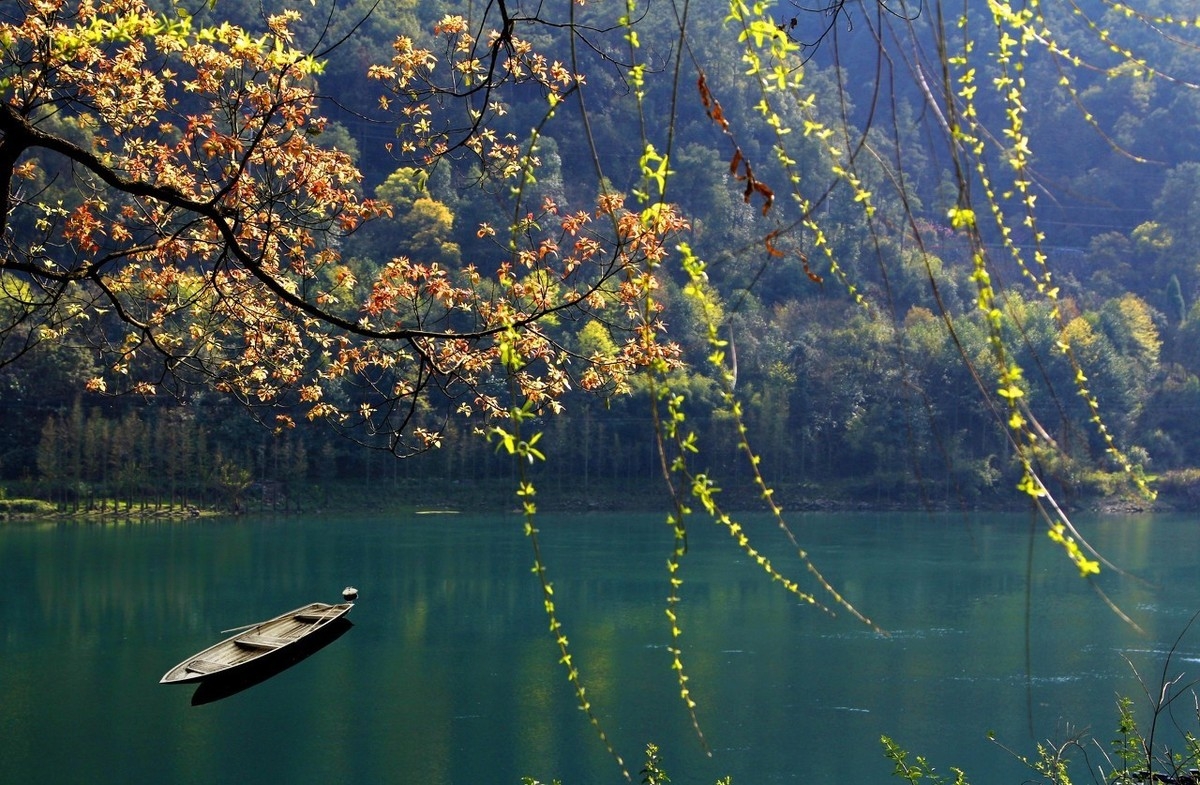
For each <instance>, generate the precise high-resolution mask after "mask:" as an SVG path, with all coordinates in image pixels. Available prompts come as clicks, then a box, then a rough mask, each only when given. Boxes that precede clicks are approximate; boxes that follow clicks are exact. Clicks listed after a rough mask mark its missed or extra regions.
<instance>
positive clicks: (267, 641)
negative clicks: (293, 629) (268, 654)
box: [233, 633, 294, 649]
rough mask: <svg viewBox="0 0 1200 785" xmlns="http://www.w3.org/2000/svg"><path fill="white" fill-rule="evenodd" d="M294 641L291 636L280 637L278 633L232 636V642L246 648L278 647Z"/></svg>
mask: <svg viewBox="0 0 1200 785" xmlns="http://www.w3.org/2000/svg"><path fill="white" fill-rule="evenodd" d="M293 641H294V639H293V638H281V637H279V636H278V635H259V634H257V633H249V634H247V635H240V636H238V637H237V638H234V640H233V642H234V643H236V644H237V645H239V646H244V647H246V648H247V649H278V648H279V647H280V646H286V645H288V644H289V643H292V642H293Z"/></svg>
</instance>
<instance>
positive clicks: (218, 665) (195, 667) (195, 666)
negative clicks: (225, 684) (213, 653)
mask: <svg viewBox="0 0 1200 785" xmlns="http://www.w3.org/2000/svg"><path fill="white" fill-rule="evenodd" d="M184 667H185V668H187V669H188V670H190V671H192V672H194V673H213V672H214V671H219V670H224V669H225V668H228V667H229V663H227V662H214V661H212V660H192V661H191V662H189V663H188V664H187V665H185V666H184Z"/></svg>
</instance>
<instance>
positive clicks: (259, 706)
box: [0, 514, 1200, 785]
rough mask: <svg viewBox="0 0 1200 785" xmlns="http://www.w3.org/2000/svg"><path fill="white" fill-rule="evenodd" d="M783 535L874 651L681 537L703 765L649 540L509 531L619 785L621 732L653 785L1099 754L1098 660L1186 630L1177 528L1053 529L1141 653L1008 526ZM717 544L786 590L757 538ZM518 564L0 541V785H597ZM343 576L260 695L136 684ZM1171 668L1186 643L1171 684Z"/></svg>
mask: <svg viewBox="0 0 1200 785" xmlns="http://www.w3.org/2000/svg"><path fill="white" fill-rule="evenodd" d="M793 522H794V528H795V530H796V533H797V535H798V537H799V538H800V540H801V541H802V543H803V544H804V545H805V547H806V548H807V549H808V551H809V553H810V555H811V556H812V558H813V561H814V562H815V563H816V565H817V566H818V567H819V568H820V569H821V570H822V571H823V572H824V574H825V575H826V576H827V577H828V578H829V579H830V580H831V581H832V582H833V583H835V584H836V585H837V586H838V587H839V589H841V590H842V591H843V593H844V594H845V595H846V596H847V597H848V598H849V599H850V600H851V601H852V602H853V603H854V604H855V605H856V606H857V607H859V608H860V609H861V610H862V611H864V612H865V613H866V614H868V615H869V616H871V617H872V619H874V620H875V621H876V622H877V623H878V624H879V625H880V626H881V627H883V628H885V629H886V630H887V631H888V634H887V635H880V634H877V633H875V632H873V631H871V630H870V629H869V628H867V627H865V626H864V625H862V624H861V623H859V622H857V621H855V620H853V619H852V618H850V617H849V615H848V614H846V613H845V612H837V614H836V615H831V614H828V613H825V612H823V611H821V610H819V609H816V608H814V607H812V606H809V605H807V604H804V603H801V602H799V601H798V600H797V599H796V598H795V597H793V596H790V595H788V594H787V593H785V592H783V591H782V590H781V589H780V588H779V587H778V586H777V585H776V584H773V583H771V582H770V581H769V580H768V579H767V578H766V577H765V576H764V574H763V573H762V572H761V570H759V569H758V568H757V567H756V566H755V565H754V564H753V563H752V562H751V561H750V559H748V558H747V557H746V556H745V555H744V554H742V553H741V552H739V551H738V550H736V549H735V548H733V547H732V546H731V544H730V542H729V540H728V538H727V537H726V536H724V535H723V534H722V533H721V532H720V530H718V529H716V528H715V527H712V526H711V525H708V526H704V525H700V524H697V525H696V527H695V528H694V530H693V532H692V533H691V535H690V537H689V553H688V555H687V557H686V559H685V562H684V568H683V577H684V579H685V583H684V586H683V588H682V597H683V602H682V604H681V607H680V614H681V626H682V628H683V642H684V646H685V650H684V661H685V664H686V666H687V668H688V670H689V673H690V678H691V680H690V682H689V684H690V686H691V688H692V693H693V695H694V697H695V698H696V700H697V701H698V703H699V708H698V717H699V720H700V724H701V728H702V730H703V732H704V738H705V743H706V744H707V746H708V747H709V748H710V749H711V751H712V756H711V757H708V756H707V755H706V754H705V752H704V746H703V745H702V743H701V742H700V741H699V740H698V739H697V737H696V734H695V732H694V731H693V730H692V727H691V721H690V719H689V718H688V716H687V713H686V712H685V711H684V710H683V709H682V707H681V705H680V703H679V701H678V699H677V693H678V687H677V684H676V682H675V676H674V674H673V672H672V671H671V669H670V662H671V658H670V655H669V653H668V651H667V646H668V644H669V634H668V629H669V628H668V626H667V622H666V617H665V614H664V605H663V598H664V597H665V596H666V594H667V588H666V572H665V567H664V565H665V562H666V558H667V556H668V554H669V553H670V548H671V542H670V531H669V529H668V528H667V527H666V526H665V525H664V524H663V522H662V517H661V516H658V515H652V516H632V517H631V516H621V517H615V516H601V515H578V516H559V515H547V516H545V517H544V518H543V520H542V521H541V529H542V539H543V551H544V555H545V557H546V561H547V563H548V565H549V571H550V572H549V575H550V578H551V579H552V580H553V582H554V586H555V599H556V602H557V606H558V608H559V609H560V611H561V616H562V620H563V622H564V624H565V625H566V633H567V635H568V637H569V639H570V642H571V646H572V648H573V651H574V657H575V662H576V663H577V664H578V665H579V666H580V668H581V670H582V672H583V676H584V679H585V682H586V685H587V689H588V696H589V698H590V700H591V703H592V705H593V707H594V709H595V711H596V714H597V716H598V718H599V720H600V721H601V723H602V724H603V725H604V727H605V729H606V731H607V732H608V734H609V736H610V738H611V739H612V740H613V743H614V745H615V746H616V748H617V750H618V752H619V753H620V754H621V755H623V756H624V757H625V759H626V760H627V762H628V765H629V768H630V771H631V772H632V773H633V777H634V779H635V780H638V779H639V777H638V775H637V770H638V769H639V768H640V760H641V751H642V749H643V748H644V745H645V743H646V742H649V741H653V742H655V743H656V744H658V745H659V746H660V747H661V748H662V755H663V763H664V765H665V767H666V770H667V772H668V773H669V774H670V775H671V778H672V781H673V782H674V783H676V785H684V783H705V784H706V785H707V784H710V783H713V782H714V781H715V780H716V779H717V778H719V777H723V776H726V775H731V776H732V777H733V782H734V783H809V782H816V783H831V782H834V781H838V780H841V781H850V782H860V783H861V782H871V783H874V782H899V780H894V779H891V778H890V772H891V764H890V763H889V762H888V761H887V760H886V759H885V758H884V756H883V754H882V752H881V748H880V745H879V736H880V735H881V734H884V733H886V734H888V735H890V736H893V737H894V738H895V739H896V740H897V741H898V742H899V743H900V744H901V745H902V746H904V747H906V748H908V749H910V750H912V751H913V753H914V754H918V753H919V754H922V755H924V756H926V757H927V758H929V759H930V761H931V762H932V763H933V764H934V765H935V766H937V767H938V768H939V769H941V770H942V771H948V769H949V767H950V766H961V767H964V768H966V769H967V771H968V773H969V775H970V780H971V782H973V783H975V784H976V785H989V784H990V783H997V784H998V783H1014V784H1015V783H1020V782H1022V781H1024V780H1026V779H1028V776H1027V773H1025V772H1023V770H1022V769H1021V767H1020V766H1019V765H1017V764H1016V763H1015V762H1014V761H1013V760H1012V758H1011V757H1010V756H1009V755H1008V754H1007V753H1005V752H1004V751H1003V750H1002V749H1001V748H1000V747H999V746H998V745H996V744H994V743H992V742H989V741H988V740H987V738H986V734H987V733H988V731H994V732H995V733H996V735H997V737H998V739H999V740H1000V741H1001V742H1003V743H1004V744H1005V745H1006V746H1008V747H1011V748H1013V749H1014V750H1017V751H1020V752H1022V753H1032V751H1033V747H1034V743H1035V741H1036V740H1043V739H1052V740H1061V739H1063V738H1065V737H1066V735H1067V734H1069V733H1071V732H1074V731H1075V730H1078V729H1082V728H1090V729H1091V730H1092V731H1093V732H1094V733H1095V734H1096V735H1098V736H1099V737H1100V738H1101V739H1102V741H1105V742H1106V741H1107V739H1108V738H1109V734H1110V731H1111V729H1112V728H1113V727H1114V726H1115V713H1114V709H1113V706H1114V700H1115V696H1116V695H1117V694H1118V693H1124V694H1129V695H1132V696H1134V697H1138V696H1140V695H1141V688H1140V687H1139V686H1138V682H1137V680H1136V679H1135V677H1134V675H1133V671H1132V669H1131V665H1130V663H1132V665H1133V667H1135V668H1136V669H1137V670H1138V671H1139V672H1140V673H1141V674H1142V675H1143V677H1144V678H1145V679H1146V680H1147V681H1150V682H1153V684H1152V686H1154V685H1156V684H1157V680H1158V678H1159V671H1160V670H1161V666H1162V661H1163V656H1164V654H1165V652H1166V650H1167V649H1168V648H1170V646H1171V644H1172V642H1173V641H1174V640H1175V638H1176V637H1177V636H1178V635H1179V634H1180V632H1181V631H1182V630H1183V628H1184V627H1185V626H1186V624H1187V622H1188V620H1189V618H1190V617H1191V615H1192V614H1193V613H1194V612H1195V611H1196V610H1197V609H1200V581H1197V579H1196V576H1197V567H1198V564H1197V562H1198V561H1200V560H1198V558H1197V554H1200V548H1197V545H1196V543H1197V536H1196V535H1197V531H1198V530H1197V528H1196V525H1195V522H1194V521H1192V520H1191V519H1186V518H1182V517H1167V516H1156V517H1150V516H1146V517H1135V518H1111V519H1085V520H1082V521H1081V525H1082V526H1083V528H1084V530H1085V531H1086V532H1088V533H1089V534H1090V536H1091V537H1092V539H1093V541H1094V543H1095V544H1096V545H1098V546H1099V547H1100V548H1101V549H1102V550H1103V551H1104V553H1105V554H1106V555H1108V556H1110V557H1112V558H1113V559H1114V560H1115V561H1116V562H1117V563H1118V564H1119V565H1120V566H1122V567H1124V568H1126V569H1128V570H1130V571H1131V572H1132V573H1134V574H1136V575H1137V576H1139V577H1138V578H1133V577H1122V576H1120V575H1118V574H1117V573H1116V572H1115V571H1113V570H1108V571H1106V573H1105V574H1104V575H1103V576H1102V579H1101V581H1100V582H1099V585H1100V586H1101V587H1102V588H1103V589H1104V590H1105V591H1106V592H1107V593H1108V595H1109V596H1110V597H1111V598H1112V599H1113V600H1114V601H1115V602H1116V603H1117V604H1119V605H1120V606H1121V608H1122V609H1123V610H1125V611H1127V612H1128V613H1129V614H1130V615H1131V616H1132V617H1133V618H1134V620H1135V621H1137V622H1138V623H1139V624H1140V625H1142V627H1143V628H1144V633H1139V632H1138V631H1137V630H1135V629H1134V628H1132V627H1130V626H1129V625H1128V624H1126V623H1124V622H1123V621H1121V620H1120V619H1119V618H1118V617H1117V615H1116V614H1114V613H1113V612H1111V611H1110V610H1109V609H1108V608H1107V606H1106V605H1105V604H1104V602H1103V601H1102V600H1101V599H1100V598H1099V597H1098V596H1097V594H1096V593H1095V592H1094V591H1093V589H1092V588H1091V587H1090V586H1089V584H1087V583H1085V582H1083V581H1081V580H1079V578H1078V577H1077V573H1076V572H1075V571H1074V569H1073V568H1071V567H1070V565H1069V564H1067V562H1066V561H1065V559H1064V558H1062V557H1061V556H1059V554H1058V552H1056V551H1055V549H1054V546H1053V545H1051V544H1050V543H1049V541H1048V540H1047V539H1046V538H1045V536H1044V534H1042V533H1041V531H1040V529H1039V530H1038V532H1037V534H1036V535H1034V537H1033V544H1034V549H1033V555H1032V561H1030V550H1029V545H1030V520H1029V519H1028V518H1027V517H1024V516H990V517H974V518H970V519H967V518H964V517H962V516H955V515H944V516H936V517H930V516H923V515H892V514H887V515H883V514H880V515H845V514H844V515H832V516H830V515H805V516H800V517H797V518H795V519H794V521H793ZM749 525H750V527H751V528H752V530H754V532H755V534H756V537H757V541H758V542H760V543H761V546H762V548H763V550H764V551H765V552H767V553H768V555H769V556H770V557H771V559H772V561H773V562H774V563H775V564H776V566H778V567H779V568H781V569H782V570H783V571H785V572H787V573H789V574H791V575H792V576H795V577H797V578H798V579H799V580H800V581H801V583H803V584H804V585H806V586H809V587H811V586H813V584H812V581H811V579H809V578H808V577H807V575H806V573H805V571H804V569H803V566H802V565H801V564H800V562H799V561H798V560H797V559H796V558H795V556H794V554H792V553H791V552H790V551H789V550H788V548H787V547H786V546H785V544H784V542H783V541H782V539H781V538H780V537H779V536H778V533H777V531H776V530H775V528H774V527H773V525H772V524H770V522H769V521H765V520H754V521H750V522H749ZM531 565H532V554H531V550H530V544H529V542H528V540H527V539H526V538H525V537H524V535H523V532H522V525H521V522H520V521H519V520H518V519H516V518H513V517H503V516H502V517H495V518H487V517H478V516H466V515H437V516H434V515H428V516H421V515H412V516H403V517H397V518H389V519H380V518H364V519H356V518H339V519H315V518H314V519H301V518H291V519H281V520H278V521H246V520H214V521H208V520H205V521H199V522H195V521H193V522H186V523H180V522H172V523H150V524H137V525H99V524H84V525H60V524H53V525H35V524H25V523H19V524H6V525H2V526H0V783H8V782H34V781H38V782H48V783H77V782H78V783H84V782H86V783H89V784H91V785H105V784H107V783H224V782H235V781H236V782H239V783H244V784H245V785H252V784H253V783H271V784H272V785H278V784H279V783H318V782H320V783H421V784H422V785H468V783H469V784H471V785H474V784H476V783H513V784H514V785H515V783H518V782H520V779H521V777H523V776H530V777H535V778H537V779H539V780H541V781H543V782H547V783H548V782H549V781H550V780H552V779H560V780H562V782H563V783H564V785H582V784H583V783H600V782H619V781H622V780H621V775H620V770H619V769H618V767H617V766H616V765H615V764H614V763H613V762H612V759H611V758H610V756H609V754H608V753H607V752H606V750H605V749H604V747H603V745H602V744H600V742H598V741H597V739H596V736H595V733H594V731H593V730H592V729H591V728H590V726H589V725H588V723H587V721H586V718H585V717H584V716H583V714H582V713H581V712H580V711H579V710H578V709H577V708H576V703H575V697H574V694H573V692H572V690H571V688H570V685H569V684H568V683H567V681H566V679H565V677H564V674H563V670H562V668H561V666H560V665H558V657H559V654H558V651H557V648H556V646H555V644H554V640H553V638H552V637H551V636H550V634H549V632H548V629H547V623H546V618H545V615H544V613H543V610H542V600H541V596H540V593H539V591H538V588H537V585H536V583H535V576H534V575H533V574H532V573H531V571H530V567H531ZM348 584H352V585H355V586H357V587H358V588H359V590H360V592H361V596H360V598H359V601H358V604H357V606H356V607H355V609H354V611H353V612H352V613H351V614H350V619H351V620H352V621H353V622H354V627H353V628H352V629H350V630H349V631H348V632H347V633H346V634H345V635H343V636H342V637H341V638H339V639H338V640H336V641H334V642H333V643H332V644H330V645H329V646H327V647H326V648H324V649H322V650H321V651H319V652H317V653H316V654H315V655H313V656H312V657H310V658H308V659H306V660H304V661H303V662H301V663H300V664H298V665H296V666H295V667H293V668H291V669H289V670H286V671H284V672H282V673H280V674H279V675H277V676H275V677H274V678H272V679H270V680H268V681H266V682H264V683H262V684H259V685H257V686H254V687H252V688H250V689H248V690H246V691H244V692H241V693H238V694H235V695H233V696H231V697H228V698H225V699H224V700H220V701H218V702H215V703H210V704H207V705H200V706H193V705H192V703H191V697H192V691H193V690H192V689H189V688H187V687H180V686H162V685H159V684H158V683H157V682H158V679H159V678H160V677H161V676H162V674H163V673H164V672H165V671H166V670H167V669H168V668H169V667H171V666H172V665H174V664H175V663H176V662H178V661H179V660H181V659H183V658H184V657H185V656H187V655H188V654H190V653H192V652H194V651H197V650H199V649H201V648H204V647H205V646H207V645H209V644H210V643H212V642H215V641H216V640H218V639H219V638H221V637H224V636H222V635H221V634H220V631H221V630H223V629H227V628H232V627H236V626H238V625H241V624H246V623H249V622H252V621H255V620H257V619H261V618H266V617H269V616H273V615H276V614H278V613H280V612H282V611H285V610H288V609H290V608H293V607H296V606H299V605H301V604H303V603H306V602H309V601H313V600H323V601H335V600H336V599H337V598H338V597H339V595H340V591H341V589H342V587H343V586H345V585H348ZM1126 659H1128V660H1129V662H1126ZM1197 670H1200V630H1196V631H1195V632H1194V633H1192V634H1189V635H1187V636H1185V637H1184V639H1183V643H1182V645H1181V647H1180V652H1179V654H1178V657H1177V659H1176V661H1175V667H1174V669H1173V671H1172V673H1173V675H1174V674H1178V673H1180V672H1183V673H1188V672H1192V673H1191V676H1192V678H1195V676H1196V673H1195V672H1194V671H1197ZM1155 689H1156V687H1155ZM1188 705H1189V706H1190V705H1191V704H1190V701H1189V704H1188ZM1183 713H1184V715H1186V714H1188V712H1187V711H1184V712H1183ZM1185 719H1186V717H1185Z"/></svg>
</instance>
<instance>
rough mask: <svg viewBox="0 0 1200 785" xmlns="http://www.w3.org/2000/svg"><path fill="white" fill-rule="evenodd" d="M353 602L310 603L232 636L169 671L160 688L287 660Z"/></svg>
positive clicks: (337, 617) (344, 611)
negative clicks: (267, 661) (301, 643)
mask: <svg viewBox="0 0 1200 785" xmlns="http://www.w3.org/2000/svg"><path fill="white" fill-rule="evenodd" d="M353 607H354V603H352V602H343V603H338V604H336V605H331V604H329V603H324V602H312V603H309V604H308V605H302V606H300V607H299V608H296V609H295V610H291V611H288V612H287V613H284V614H281V615H279V616H276V617H275V618H273V619H268V620H266V621H263V622H259V623H258V624H253V625H249V626H247V627H245V628H243V629H242V630H241V631H240V632H238V633H237V634H235V635H231V636H230V637H228V638H226V639H225V640H223V641H221V642H219V643H215V644H213V645H212V646H209V647H208V648H207V649H204V650H203V651H199V652H197V653H195V654H193V655H192V656H190V657H188V658H187V659H186V660H184V661H183V662H180V663H179V664H178V665H176V666H175V667H173V668H171V669H170V670H169V671H167V672H166V674H164V675H163V677H162V679H160V681H159V683H160V684H195V683H197V682H202V681H205V680H209V679H215V678H218V677H220V678H225V677H228V676H229V675H230V674H231V673H234V672H237V671H241V670H246V669H249V668H250V667H251V666H253V665H263V664H265V661H266V660H274V659H278V658H282V657H284V656H286V653H287V652H288V651H289V650H291V649H294V648H295V647H296V645H297V644H298V643H300V642H301V641H304V640H306V639H308V638H310V637H311V636H312V635H314V634H317V633H319V632H320V631H321V630H324V629H325V628H326V627H328V626H329V625H330V624H332V623H333V622H335V621H337V620H338V619H341V618H343V617H344V616H345V615H346V614H347V613H349V612H350V609H351V608H353Z"/></svg>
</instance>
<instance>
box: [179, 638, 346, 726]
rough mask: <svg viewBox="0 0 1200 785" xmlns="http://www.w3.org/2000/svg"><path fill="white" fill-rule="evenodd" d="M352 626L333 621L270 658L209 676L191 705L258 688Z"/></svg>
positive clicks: (326, 644)
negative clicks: (257, 686)
mask: <svg viewBox="0 0 1200 785" xmlns="http://www.w3.org/2000/svg"><path fill="white" fill-rule="evenodd" d="M353 626H354V623H353V622H351V621H350V620H349V619H347V618H345V617H342V618H338V619H334V620H333V621H331V622H329V623H328V624H326V625H324V626H322V627H321V628H320V629H319V630H316V631H314V632H312V633H310V634H309V635H307V636H305V637H304V638H303V639H301V640H299V641H296V642H295V643H293V644H291V645H289V646H288V647H287V648H286V649H284V650H281V651H279V652H277V653H276V654H275V655H273V656H270V657H264V658H262V659H261V660H259V661H256V662H252V663H249V664H247V665H245V666H242V667H239V668H236V669H234V670H232V671H229V672H228V673H224V674H216V675H213V676H210V677H208V678H207V679H205V680H204V681H202V682H200V686H199V687H197V688H196V691H195V692H194V693H193V694H192V705H193V706H201V705H203V704H205V703H212V702H213V701H219V700H222V699H224V698H228V697H229V696H231V695H236V694H237V693H239V692H241V691H243V690H246V689H249V688H250V687H253V686H254V685H256V684H262V683H263V682H264V681H266V680H267V679H270V678H272V677H273V676H278V675H279V674H280V673H283V672H284V671H285V670H287V669H288V668H290V667H292V666H293V665H295V664H297V663H299V662H301V661H302V660H305V659H308V658H309V657H311V656H312V655H314V654H316V653H317V652H318V651H320V650H321V649H323V648H325V647H326V646H328V645H329V644H331V643H333V642H334V641H335V640H337V639H338V638H340V637H342V636H343V635H345V634H346V632H347V631H348V630H349V629H350V628H351V627H353Z"/></svg>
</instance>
